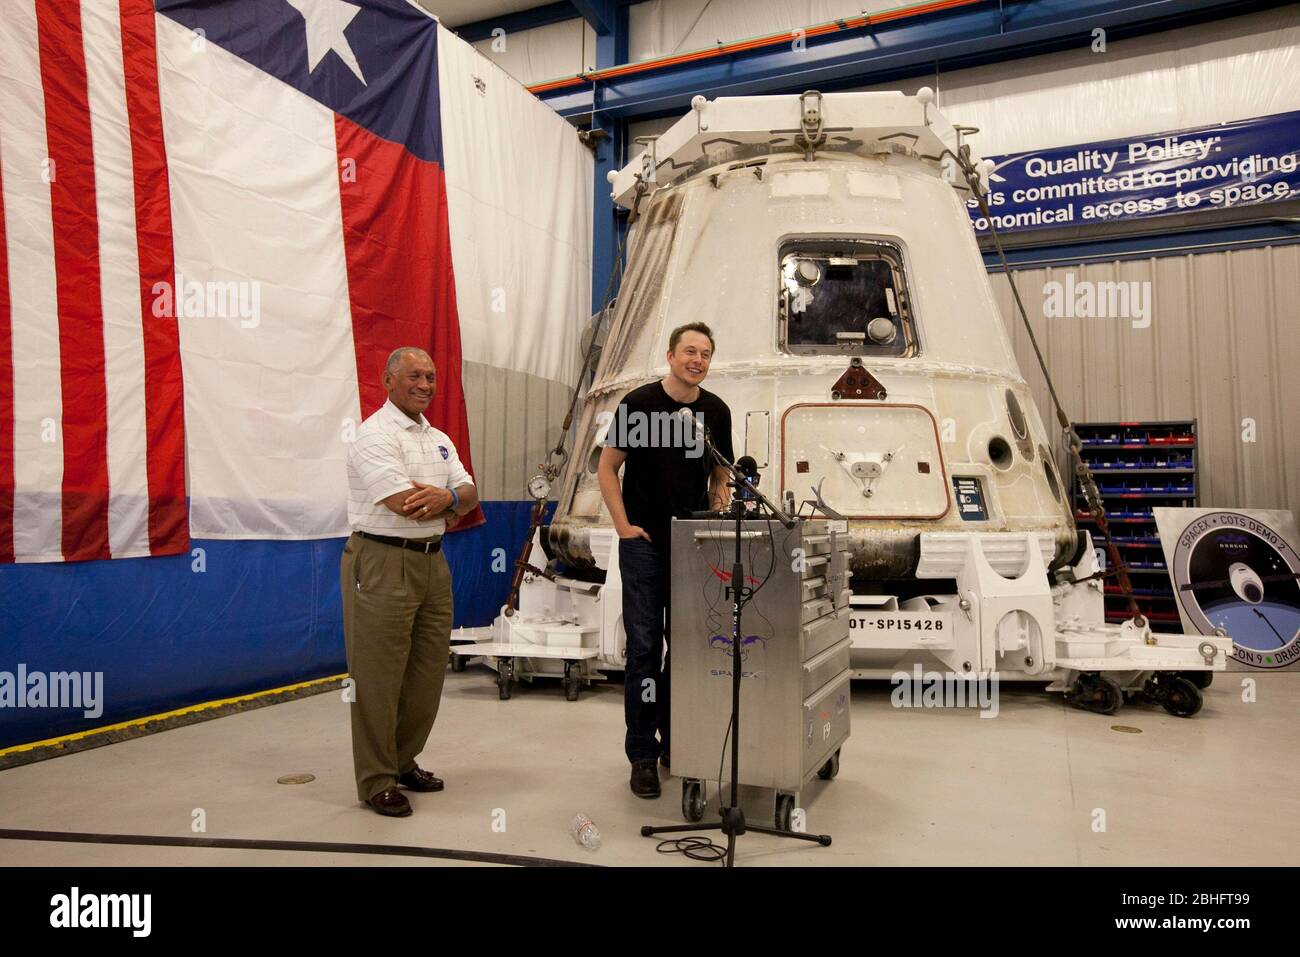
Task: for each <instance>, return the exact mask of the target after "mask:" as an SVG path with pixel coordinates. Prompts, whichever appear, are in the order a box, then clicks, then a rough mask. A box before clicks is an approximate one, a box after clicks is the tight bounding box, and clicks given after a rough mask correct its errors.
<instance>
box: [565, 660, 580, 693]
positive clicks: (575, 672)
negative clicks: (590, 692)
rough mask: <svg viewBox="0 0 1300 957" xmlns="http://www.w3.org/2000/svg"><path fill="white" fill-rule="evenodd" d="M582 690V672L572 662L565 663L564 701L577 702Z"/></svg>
mask: <svg viewBox="0 0 1300 957" xmlns="http://www.w3.org/2000/svg"><path fill="white" fill-rule="evenodd" d="M581 688H582V672H581V671H580V670H579V668H578V667H577V666H575V664H574V663H573V662H572V661H566V662H565V663H564V700H565V701H577V700H578V692H579V691H580V690H581Z"/></svg>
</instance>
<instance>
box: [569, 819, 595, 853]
mask: <svg viewBox="0 0 1300 957" xmlns="http://www.w3.org/2000/svg"><path fill="white" fill-rule="evenodd" d="M569 833H570V834H572V835H573V839H574V840H575V841H577V842H578V843H579V844H581V845H582V846H583V847H585V848H586V849H587V850H589V851H596V850H599V849H600V831H598V830H597V829H596V822H595V821H593V820H592V819H591V818H589V817H587V815H585V814H575V815H574V816H573V822H572V823H571V824H570V825H569Z"/></svg>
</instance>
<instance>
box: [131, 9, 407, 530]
mask: <svg viewBox="0 0 1300 957" xmlns="http://www.w3.org/2000/svg"><path fill="white" fill-rule="evenodd" d="M156 22H157V24H158V66H159V77H160V87H161V97H162V111H163V130H164V134H165V138H166V142H167V161H168V167H169V169H170V183H171V197H172V234H173V236H174V242H175V249H176V271H177V273H178V274H179V275H180V276H181V277H183V280H184V283H185V285H186V286H187V287H189V285H190V284H191V283H205V282H209V281H216V282H223V283H228V282H235V283H241V284H244V285H243V286H242V287H241V293H242V294H243V296H244V300H245V302H246V303H249V304H251V297H252V295H253V294H254V293H255V294H256V295H257V296H259V297H260V298H259V302H258V305H259V313H258V315H257V316H256V317H247V318H241V317H239V316H234V317H231V318H219V317H213V316H208V317H193V316H184V315H183V316H181V317H180V320H179V327H180V346H181V360H182V363H183V366H184V375H185V432H186V437H187V443H188V461H189V469H190V531H191V534H193V535H194V536H196V537H209V538H280V539H293V538H320V537H325V536H333V535H344V534H346V533H347V527H348V526H347V507H346V502H347V471H346V466H345V453H346V450H347V446H346V444H345V442H344V436H343V423H344V420H346V419H355V418H356V416H357V412H358V408H359V405H360V399H359V398H358V394H357V381H356V380H357V372H356V353H355V351H354V349H353V343H352V315H351V307H350V305H349V301H348V286H347V266H346V260H345V257H344V247H343V225H342V214H341V211H340V205H339V186H338V176H339V157H338V151H337V146H336V144H335V136H334V114H333V113H332V112H331V111H330V110H329V109H327V108H326V107H324V106H322V105H320V104H319V103H317V102H316V101H314V100H312V99H310V98H309V97H307V96H305V95H304V94H302V93H300V92H298V91H297V90H295V89H293V88H292V87H290V86H288V85H287V84H285V83H282V82H281V81H279V80H278V79H275V78H274V77H271V76H270V75H268V74H266V73H263V72H262V71H261V70H258V69H257V68H256V67H254V66H252V65H251V64H249V63H247V62H246V61H244V60H241V59H239V58H238V57H236V56H234V55H233V54H231V53H229V52H227V51H226V50H224V49H222V48H221V47H220V46H218V45H217V44H215V43H210V42H207V43H201V42H199V41H198V38H196V36H195V34H194V33H192V32H191V31H190V30H188V29H186V28H185V27H183V26H181V25H180V24H178V23H176V22H174V21H172V20H170V19H168V18H167V17H165V16H163V15H161V14H160V15H159V16H158V17H157V21H156ZM359 175H364V171H359ZM392 199H393V202H401V201H402V199H401V197H400V196H394V197H393V198H392ZM250 283H251V284H252V285H251V286H250V285H249V284H250ZM194 288H197V287H194ZM190 291H191V290H190V289H188V288H187V289H186V290H178V293H180V295H178V297H177V299H178V302H179V301H182V300H185V299H188V298H189V296H188V293H189V292H190Z"/></svg>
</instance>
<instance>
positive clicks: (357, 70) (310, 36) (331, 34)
mask: <svg viewBox="0 0 1300 957" xmlns="http://www.w3.org/2000/svg"><path fill="white" fill-rule="evenodd" d="M286 2H287V3H288V4H289V6H291V7H293V8H294V9H295V10H297V11H298V12H299V13H300V14H302V18H303V20H304V21H306V24H307V71H308V72H309V73H315V72H316V66H317V64H319V63H320V61H321V60H322V59H324V57H325V54H327V53H329V52H330V51H331V50H333V51H334V52H335V53H337V54H338V56H339V59H340V60H342V61H343V62H344V63H345V64H347V67H348V69H349V70H351V71H352V72H353V73H354V74H355V75H356V78H357V79H358V80H360V81H361V82H362V84H363V85H364V84H365V82H366V78H365V77H364V76H362V74H361V65H360V64H359V63H357V57H356V54H355V53H353V52H352V47H351V45H350V44H349V43H348V38H347V37H345V36H344V35H343V30H344V29H345V28H346V27H347V25H348V24H349V23H351V22H352V20H353V19H354V18H355V17H356V15H357V14H358V13H360V12H361V8H360V7H358V6H354V5H353V4H351V3H344V2H343V0H286Z"/></svg>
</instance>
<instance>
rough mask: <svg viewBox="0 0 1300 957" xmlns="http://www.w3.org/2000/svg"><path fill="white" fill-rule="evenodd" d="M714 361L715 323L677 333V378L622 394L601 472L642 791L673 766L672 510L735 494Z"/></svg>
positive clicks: (653, 791)
mask: <svg viewBox="0 0 1300 957" xmlns="http://www.w3.org/2000/svg"><path fill="white" fill-rule="evenodd" d="M712 358H713V333H712V331H711V330H710V329H709V327H708V326H706V325H705V324H704V323H702V322H692V323H688V324H686V325H684V326H680V327H678V328H677V329H674V330H673V332H672V335H671V337H669V340H668V374H667V375H666V376H664V377H663V378H662V379H661V380H659V381H658V382H651V383H650V384H649V385H643V386H641V387H640V388H638V389H633V390H632V391H631V392H629V393H628V394H627V395H625V396H624V397H623V401H622V402H621V403H619V406H618V410H617V411H616V412H615V414H614V416H613V419H612V420H611V421H610V422H609V424H608V425H609V427H608V430H607V432H606V439H605V447H604V449H603V450H602V451H601V453H600V463H599V465H598V466H597V469H596V474H597V477H598V478H599V480H600V494H601V497H602V498H604V500H605V507H606V508H607V509H608V510H609V514H610V517H611V518H612V519H613V520H614V529H615V531H617V533H618V538H619V542H618V561H619V569H620V575H621V578H622V583H623V629H624V631H626V632H627V670H626V672H625V675H624V684H623V688H624V691H623V713H624V718H625V719H626V722H627V737H626V740H625V743H624V747H625V749H626V751H627V758H628V760H629V761H630V762H632V778H631V782H630V783H631V787H632V793H633V794H635V795H636V796H637V797H644V798H655V797H658V796H659V772H658V769H657V768H656V767H655V760H656V758H659V759H662V760H663V763H664V766H665V767H667V766H668V712H669V705H668V662H667V660H666V659H665V657H664V644H665V641H666V639H667V637H668V631H669V628H668V619H667V615H668V610H669V605H670V595H671V571H670V568H669V561H670V546H671V543H670V541H669V536H670V530H671V528H672V520H673V516H681V517H684V516H685V515H686V514H687V513H689V512H692V511H698V510H701V509H708V508H724V507H725V506H726V505H727V502H728V501H729V499H730V497H731V496H730V490H729V489H728V488H727V485H726V482H727V472H726V470H725V469H723V468H721V467H719V466H716V465H715V464H714V462H713V459H712V457H711V456H710V455H709V454H708V453H707V452H706V451H705V448H704V442H703V440H702V438H701V436H700V434H699V432H698V429H697V427H696V423H699V424H702V425H703V426H704V428H705V429H707V430H708V436H709V440H710V441H711V442H712V443H713V445H714V446H715V447H716V448H717V450H718V451H719V452H720V453H722V455H723V456H725V457H726V458H727V459H728V460H729V461H730V460H731V459H732V458H733V455H732V449H731V411H730V410H729V409H728V408H727V405H726V403H725V402H723V401H722V400H721V399H720V398H718V397H717V396H716V395H714V394H713V393H712V392H706V391H705V390H704V389H702V388H700V383H701V382H703V381H704V377H705V376H707V375H708V374H709V363H710V361H711V360H712ZM683 409H689V410H690V415H689V416H683V414H682V410H683ZM624 466H625V467H624ZM620 467H623V485H622V488H620V487H619V482H618V470H619V468H620ZM661 662H662V665H661ZM656 731H658V733H659V738H658V740H656V738H655V732H656Z"/></svg>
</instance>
